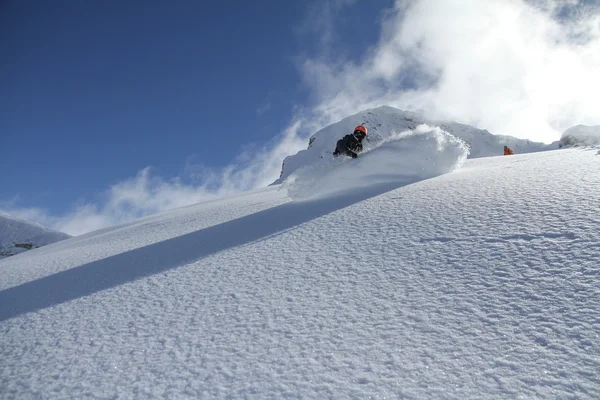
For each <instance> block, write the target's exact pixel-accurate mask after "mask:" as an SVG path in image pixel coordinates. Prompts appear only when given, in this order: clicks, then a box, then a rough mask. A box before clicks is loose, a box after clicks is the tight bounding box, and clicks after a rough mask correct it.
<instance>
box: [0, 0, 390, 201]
mask: <svg viewBox="0 0 600 400" xmlns="http://www.w3.org/2000/svg"><path fill="white" fill-rule="evenodd" d="M391 4H392V2H391V1H378V2H366V1H363V2H357V3H356V4H354V5H351V6H347V7H340V8H339V10H337V11H336V17H335V18H332V19H331V20H330V21H328V22H330V23H331V30H332V31H337V30H338V29H339V31H340V33H341V32H343V34H340V35H339V36H338V37H337V39H335V40H334V41H333V42H332V45H333V44H334V45H335V46H336V47H337V48H338V49H339V51H340V54H342V53H344V54H348V55H352V54H353V53H354V52H355V53H357V54H360V52H361V51H363V50H364V48H365V46H366V45H368V43H369V42H372V41H373V40H374V39H376V38H377V34H378V27H377V23H378V20H379V14H380V13H381V11H382V8H383V7H389V6H390V5H391ZM1 7H2V12H1V13H0V52H1V54H4V55H5V56H4V57H3V58H4V60H3V62H2V63H1V64H0V77H1V78H0V79H1V80H2V83H1V85H0V86H1V87H2V91H1V92H0V113H1V114H0V132H2V137H3V138H4V139H3V142H4V143H5V144H6V143H10V149H11V150H10V151H9V152H3V154H2V161H1V163H2V170H3V171H7V170H8V171H15V173H8V174H6V175H5V177H4V183H3V190H2V195H1V196H0V200H4V201H7V200H9V199H12V198H14V197H15V196H18V200H17V201H18V203H19V205H20V206H23V207H31V206H43V207H45V208H47V209H48V210H49V211H50V212H53V213H60V212H64V211H65V210H67V209H68V208H69V207H71V206H72V204H73V202H75V201H77V200H79V199H81V198H86V199H89V198H93V197H94V196H96V195H97V194H98V193H101V192H102V191H103V190H105V189H106V188H107V187H108V186H109V185H112V184H115V183H117V182H119V181H121V180H123V179H125V178H127V177H130V176H132V175H135V174H136V173H137V172H138V171H139V170H141V169H142V168H144V167H147V166H152V167H153V168H155V173H157V174H160V175H164V176H167V177H172V176H182V177H183V178H184V179H186V178H187V177H186V176H185V175H186V174H185V167H186V164H188V163H190V162H191V163H198V164H202V165H205V166H209V167H213V168H219V167H223V166H225V165H227V164H228V163H229V162H231V160H232V159H234V158H235V157H236V156H237V155H238V154H239V153H241V152H243V151H244V150H245V149H251V148H252V146H261V145H264V144H265V143H266V142H268V141H269V140H270V139H272V138H273V137H274V136H276V135H277V134H279V133H280V132H281V130H282V129H284V128H285V126H286V125H287V124H288V123H289V122H290V120H291V118H292V113H293V111H294V109H295V108H296V107H299V106H300V107H302V106H305V105H306V102H307V96H308V93H307V91H306V90H305V89H304V88H303V86H302V85H301V83H300V80H299V70H298V59H299V57H303V56H305V55H309V54H317V53H318V52H319V51H321V47H322V43H321V42H322V41H321V38H322V34H323V27H319V23H321V22H323V21H311V18H312V17H314V16H317V15H319V11H320V10H321V9H320V8H319V2H313V3H311V2H308V1H292V2H282V1H275V0H273V1H265V0H263V1H257V2H235V3H232V2H223V1H192V0H190V1H183V0H179V1H157V0H153V1H148V2H140V1H122V0H119V1H102V2H89V1H85V2H82V1H68V0H61V1H54V2H39V1H8V2H3V5H2V6H1ZM6 55H8V56H6Z"/></svg>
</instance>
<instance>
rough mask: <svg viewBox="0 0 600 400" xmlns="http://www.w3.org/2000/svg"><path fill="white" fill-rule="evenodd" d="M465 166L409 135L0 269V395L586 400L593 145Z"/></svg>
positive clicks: (594, 269)
mask: <svg viewBox="0 0 600 400" xmlns="http://www.w3.org/2000/svg"><path fill="white" fill-rule="evenodd" d="M436 132H437V133H436ZM439 135H441V136H439ZM465 156H466V153H465V151H464V147H463V146H462V145H461V142H460V141H458V140H454V139H452V138H451V137H449V136H447V135H446V134H445V133H443V132H442V131H441V130H435V129H434V132H432V131H431V130H430V131H429V133H427V131H426V130H422V131H421V132H420V133H419V132H415V131H412V132H411V133H408V134H406V135H405V137H399V138H396V139H395V140H390V141H389V142H386V143H384V144H383V145H381V146H379V147H376V148H374V149H371V151H369V152H366V153H365V154H363V155H361V156H360V157H359V158H358V159H357V160H349V159H346V160H343V159H340V160H336V161H335V162H333V164H330V165H329V167H327V168H326V167H325V166H324V165H325V164H323V165H321V166H320V167H318V168H319V171H318V174H316V175H311V174H307V173H305V172H302V170H301V169H298V170H297V174H298V175H297V178H296V180H295V181H294V182H295V183H293V182H290V183H284V184H283V185H274V186H271V187H269V188H267V189H261V190H257V191H254V192H249V193H245V194H243V195H241V196H237V197H232V198H228V199H223V200H219V201H214V202H209V203H202V204H197V205H194V206H190V207H186V208H182V209H178V210H174V211H171V212H167V213H163V214H160V215H156V216H152V217H147V218H144V219H142V220H138V221H135V222H134V223H130V224H127V225H123V226H119V227H114V228H110V229H106V230H103V231H99V232H94V233H90V234H87V235H84V236H81V237H76V238H72V239H68V240H66V241H62V242H59V243H55V244H51V245H49V246H46V247H43V248H40V249H35V250H32V251H30V252H27V253H25V254H21V255H19V256H18V257H10V258H6V259H3V260H1V261H0V359H1V360H2V361H1V362H0V397H1V398H7V399H11V398H15V399H21V398H49V399H54V398H140V399H146V398H256V399H265V398H315V399H322V398H436V399H439V398H452V399H465V398H486V399H490V398H498V399H500V398H502V399H506V398H590V399H591V398H600V378H599V376H600V375H599V374H598V371H600V320H599V316H600V287H599V286H598V278H599V276H600V263H599V262H598V260H600V223H599V221H600V220H599V219H598V218H599V217H598V216H599V215H600V202H599V201H598V199H599V198H600V173H599V171H600V155H598V152H597V151H596V150H581V149H563V150H554V151H546V152H539V153H532V154H518V155H515V156H511V157H503V156H500V157H490V158H476V159H467V160H466V161H465V160H464V157H465ZM463 161H464V163H463ZM461 163H462V167H460V165H461ZM458 167H460V168H458ZM355 175H358V176H359V179H355V180H353V179H352V176H355ZM294 185H298V186H294ZM344 185H346V186H344ZM334 189H335V190H334ZM288 190H289V191H290V193H295V194H296V195H297V196H298V197H299V198H298V199H296V200H294V199H293V197H294V196H293V195H292V197H290V196H289V195H288Z"/></svg>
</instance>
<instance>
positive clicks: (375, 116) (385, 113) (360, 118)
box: [275, 106, 558, 184]
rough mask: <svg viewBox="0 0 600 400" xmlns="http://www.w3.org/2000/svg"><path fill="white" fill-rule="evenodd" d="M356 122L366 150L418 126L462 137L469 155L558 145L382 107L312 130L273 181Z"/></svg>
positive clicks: (309, 162) (312, 158)
mask: <svg viewBox="0 0 600 400" xmlns="http://www.w3.org/2000/svg"><path fill="white" fill-rule="evenodd" d="M357 125H364V126H366V127H367V129H368V131H369V135H368V137H367V139H366V140H365V141H363V144H364V146H365V148H366V149H371V148H374V147H378V146H380V145H381V142H384V141H387V140H389V139H391V138H393V137H395V136H397V135H398V134H399V133H401V132H404V131H407V130H415V129H416V128H418V127H419V126H422V125H427V126H430V127H434V128H437V129H441V130H443V131H446V132H449V133H450V134H452V135H454V136H456V137H458V138H460V139H461V140H463V141H464V142H465V143H466V144H467V146H468V147H469V157H470V158H478V157H491V156H499V155H502V154H503V153H504V146H505V145H507V146H509V147H510V148H511V149H513V150H514V152H515V154H523V153H533V152H537V151H544V150H551V149H557V148H558V143H552V144H549V145H546V144H543V143H536V142H531V141H529V140H524V139H517V138H514V137H511V136H501V135H492V134H491V133H489V132H488V131H486V130H481V129H477V128H474V127H472V126H469V125H464V124H459V123H456V122H444V121H435V120H430V119H427V118H425V117H423V116H422V115H420V114H416V113H412V112H409V111H403V110H399V109H397V108H394V107H389V106H382V107H378V108H374V109H369V110H365V111H362V112H360V113H358V114H355V115H352V116H349V117H347V118H344V119H343V120H341V121H340V122H337V123H335V124H332V125H329V126H327V127H326V128H324V129H322V130H320V131H319V132H317V133H315V134H314V135H313V136H312V137H311V138H310V140H309V143H310V144H309V146H308V149H306V150H302V151H299V152H298V153H297V154H295V155H293V156H289V157H286V159H285V160H284V161H283V166H282V172H281V176H280V178H279V179H278V180H277V181H275V183H276V184H279V183H282V182H283V181H284V180H285V179H286V178H287V177H288V176H290V175H291V174H292V173H294V172H295V171H296V170H297V169H299V168H303V167H306V166H313V165H315V164H318V163H319V162H320V161H319V160H320V159H321V158H328V157H331V154H332V152H333V150H334V149H335V144H336V142H337V141H338V140H339V139H341V138H342V137H344V135H347V134H350V133H352V131H353V130H354V128H355V127H356V126H357ZM417 154H418V153H417Z"/></svg>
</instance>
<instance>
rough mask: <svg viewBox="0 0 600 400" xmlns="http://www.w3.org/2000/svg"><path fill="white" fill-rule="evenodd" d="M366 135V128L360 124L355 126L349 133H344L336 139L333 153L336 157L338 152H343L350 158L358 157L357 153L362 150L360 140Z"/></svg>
mask: <svg viewBox="0 0 600 400" xmlns="http://www.w3.org/2000/svg"><path fill="white" fill-rule="evenodd" d="M366 137H367V128H365V127H364V126H362V125H359V126H357V127H356V128H354V132H353V133H352V134H351V135H346V136H344V137H343V138H342V139H340V140H338V141H337V144H336V145H335V150H334V151H333V155H334V156H336V157H337V156H339V155H340V154H345V155H347V156H349V157H352V158H356V157H358V153H360V152H362V150H363V145H362V141H363V139H364V138H366Z"/></svg>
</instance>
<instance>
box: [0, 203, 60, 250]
mask: <svg viewBox="0 0 600 400" xmlns="http://www.w3.org/2000/svg"><path fill="white" fill-rule="evenodd" d="M70 237H71V236H70V235H67V234H66V233H62V232H57V231H54V230H52V229H48V228H46V227H44V226H42V225H39V224H36V223H33V222H29V221H25V220H23V219H20V218H16V217H12V216H9V215H6V214H2V213H0V258H2V257H3V256H2V254H18V253H21V252H24V251H26V250H25V249H24V248H19V247H15V243H16V244H24V243H27V244H32V245H33V246H34V247H42V246H46V245H48V244H50V243H54V242H58V241H60V240H64V239H68V238H70Z"/></svg>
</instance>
